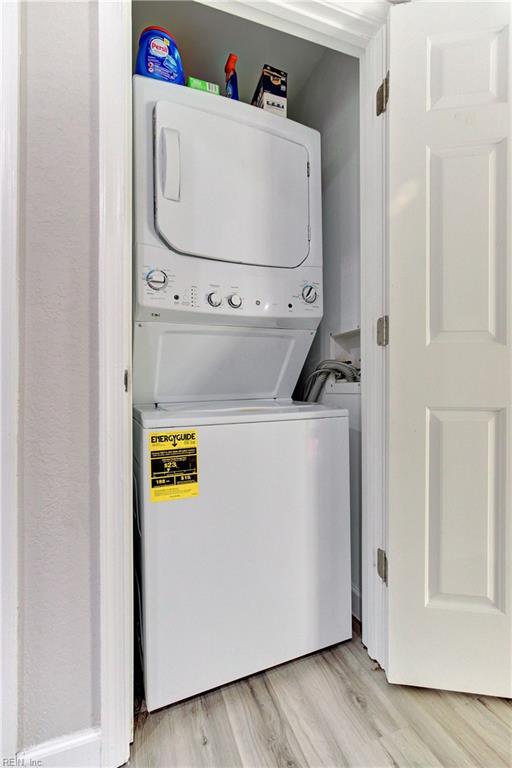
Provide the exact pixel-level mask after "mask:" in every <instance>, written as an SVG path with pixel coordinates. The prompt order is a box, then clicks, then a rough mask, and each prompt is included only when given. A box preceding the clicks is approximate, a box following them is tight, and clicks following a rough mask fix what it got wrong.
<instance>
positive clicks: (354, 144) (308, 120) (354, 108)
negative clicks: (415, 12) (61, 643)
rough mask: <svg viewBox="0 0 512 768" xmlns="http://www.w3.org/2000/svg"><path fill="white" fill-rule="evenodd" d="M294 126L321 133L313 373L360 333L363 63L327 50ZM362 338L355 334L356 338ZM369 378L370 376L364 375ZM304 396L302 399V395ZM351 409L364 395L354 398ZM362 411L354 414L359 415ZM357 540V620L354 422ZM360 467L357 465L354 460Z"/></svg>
mask: <svg viewBox="0 0 512 768" xmlns="http://www.w3.org/2000/svg"><path fill="white" fill-rule="evenodd" d="M295 109H296V115H295V119H296V120H299V121H300V122H302V123H305V124H306V125H310V126H311V127H312V128H316V129H317V130H319V131H320V132H321V134H322V204H323V248H324V251H323V252H324V318H323V320H322V323H321V325H320V329H319V331H318V333H317V336H316V338H315V341H314V342H313V347H312V350H311V352H310V354H309V357H308V360H307V362H306V366H305V373H309V372H310V371H311V370H313V368H314V367H315V366H316V364H317V363H318V362H319V361H320V360H321V359H324V358H328V357H330V356H331V355H332V354H333V351H332V349H331V339H330V335H331V334H339V333H340V332H342V333H346V334H350V335H349V336H347V337H346V339H350V343H349V344H348V343H347V348H349V347H352V346H355V347H356V348H357V347H358V346H359V342H358V341H355V340H354V339H355V337H357V329H359V326H360V290H361V289H360V212H359V142H360V135H359V62H358V60H357V59H355V58H352V57H350V56H345V55H343V54H339V53H336V52H334V51H326V52H325V53H324V55H323V56H322V58H321V60H320V62H319V64H318V65H317V66H316V67H315V69H314V70H313V72H312V73H311V76H310V78H309V80H308V81H307V83H306V85H305V86H304V88H303V92H302V94H301V96H300V97H299V99H298V103H297V104H296V106H295ZM353 331H356V333H355V334H354V333H351V332H353ZM363 373H364V371H363ZM300 394H301V392H300V387H299V391H297V392H296V395H297V396H300ZM350 398H351V400H350V402H351V403H352V402H353V400H354V398H360V395H350ZM329 404H330V405H334V404H337V405H339V406H340V407H347V400H346V397H345V396H342V395H335V394H331V395H329ZM359 406H360V404H359V403H358V404H357V406H356V405H354V406H353V407H351V412H352V414H353V415H354V414H357V413H360V407H359ZM350 440H351V461H352V465H353V466H352V471H351V496H352V503H351V517H352V521H351V522H352V529H351V541H352V586H353V594H354V600H353V610H354V613H355V614H356V615H358V616H359V606H360V590H361V503H360V497H361V494H360V485H361V471H360V441H361V425H360V418H359V419H358V418H352V419H351V424H350ZM357 459H358V460H359V465H358V466H357V467H355V466H354V464H355V462H356V460H357Z"/></svg>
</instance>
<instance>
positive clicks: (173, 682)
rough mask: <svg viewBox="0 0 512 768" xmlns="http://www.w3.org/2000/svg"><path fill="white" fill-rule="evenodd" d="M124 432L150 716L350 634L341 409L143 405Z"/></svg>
mask: <svg viewBox="0 0 512 768" xmlns="http://www.w3.org/2000/svg"><path fill="white" fill-rule="evenodd" d="M134 437H135V446H134V450H135V456H136V465H135V466H136V472H137V477H138V481H139V494H138V496H139V503H140V513H141V514H140V520H141V533H142V553H141V554H142V569H143V587H142V589H143V594H142V602H143V606H144V612H143V617H144V618H143V647H144V674H145V691H146V703H147V707H148V710H149V711H152V710H154V709H158V708H159V707H162V706H164V705H166V704H170V703H172V702H175V701H179V700H180V699H184V698H186V697H188V696H193V695H194V694H197V693H200V692H201V691H206V690H208V689H210V688H214V687H216V686H218V685H222V684H223V683H227V682H229V681H231V680H236V679H237V678H240V677H244V676H246V675H249V674H252V673H254V672H258V671H260V670H262V669H266V668H268V667H272V666H274V665H275V664H280V663H282V662H284V661H288V660H289V659H293V658H296V657H298V656H302V655H303V654H306V653H311V652H312V651H316V650H318V649H320V648H324V647H326V646H329V645H332V644H334V643H338V642H340V641H342V640H346V639H347V638H349V637H351V633H352V629H351V609H350V601H351V588H350V546H349V541H350V510H349V494H348V487H349V477H348V461H347V460H346V458H347V447H348V417H347V415H346V412H345V411H343V410H336V409H329V408H326V407H325V406H323V407H322V406H317V405H313V404H304V405H296V404H293V403H292V402H291V401H290V402H289V403H286V402H277V401H275V400H270V401H258V402H255V401H241V402H232V401H231V402H228V403H218V404H215V403H211V402H210V403H205V404H199V403H194V404H190V403H189V404H181V405H178V404H172V405H168V406H159V407H158V408H154V407H153V408H151V407H147V408H139V409H136V410H135V432H134ZM178 438H180V439H178Z"/></svg>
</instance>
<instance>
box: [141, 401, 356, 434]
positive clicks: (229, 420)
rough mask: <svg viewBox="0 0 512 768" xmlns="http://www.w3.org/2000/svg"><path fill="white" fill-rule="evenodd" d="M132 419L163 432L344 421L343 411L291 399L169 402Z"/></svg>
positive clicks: (148, 407) (344, 411) (345, 416)
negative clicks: (186, 429) (265, 423)
mask: <svg viewBox="0 0 512 768" xmlns="http://www.w3.org/2000/svg"><path fill="white" fill-rule="evenodd" d="M133 413H134V419H135V420H136V421H138V422H139V423H140V424H141V425H142V426H143V427H150V428H153V429H167V428H174V427H190V426H193V427H200V426H206V425H214V424H247V423H251V422H258V421H297V420H299V419H326V418H333V417H337V418H340V417H341V418H348V411H347V410H346V409H345V408H332V407H328V406H325V405H319V404H318V403H298V402H294V401H293V400H224V401H219V402H208V403H169V404H165V403H164V404H161V405H158V406H156V407H155V406H153V407H150V406H144V407H138V408H137V407H135V408H134V409H133Z"/></svg>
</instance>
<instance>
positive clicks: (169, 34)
mask: <svg viewBox="0 0 512 768" xmlns="http://www.w3.org/2000/svg"><path fill="white" fill-rule="evenodd" d="M150 29H156V30H158V31H159V32H164V33H165V35H166V37H170V38H171V40H174V42H176V40H175V39H174V37H173V36H172V35H171V33H170V32H169V31H168V30H167V29H165V27H157V26H156V25H154V24H152V25H151V26H150V27H146V28H145V29H143V30H142V32H141V33H140V36H141V37H142V35H143V34H144V33H145V32H149V30H150Z"/></svg>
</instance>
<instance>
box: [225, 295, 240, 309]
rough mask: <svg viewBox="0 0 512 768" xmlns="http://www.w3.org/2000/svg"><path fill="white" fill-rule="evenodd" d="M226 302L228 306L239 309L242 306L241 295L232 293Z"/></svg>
mask: <svg viewBox="0 0 512 768" xmlns="http://www.w3.org/2000/svg"><path fill="white" fill-rule="evenodd" d="M228 303H229V306H230V307H233V309H240V307H241V306H242V297H241V296H239V295H238V293H233V294H232V295H231V296H230V297H229V299H228Z"/></svg>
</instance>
